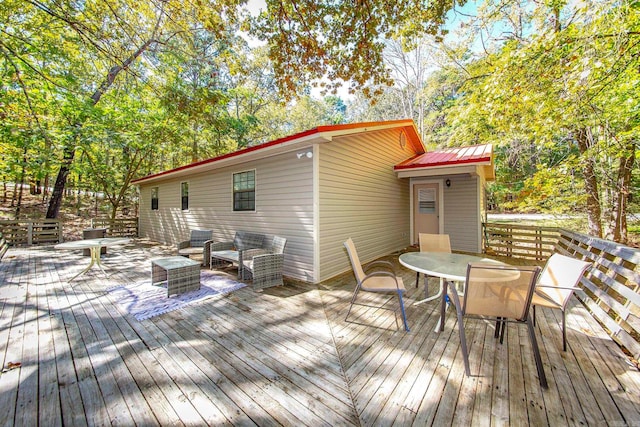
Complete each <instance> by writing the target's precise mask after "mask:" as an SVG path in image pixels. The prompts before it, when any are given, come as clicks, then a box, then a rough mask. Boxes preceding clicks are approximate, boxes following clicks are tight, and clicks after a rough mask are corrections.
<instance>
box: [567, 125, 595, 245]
mask: <svg viewBox="0 0 640 427" xmlns="http://www.w3.org/2000/svg"><path fill="white" fill-rule="evenodd" d="M574 137H575V139H576V143H577V144H578V149H579V150H580V154H581V156H582V166H583V175H584V189H585V192H586V194H587V221H588V226H589V234H590V235H592V236H595V237H602V219H601V218H602V210H601V208H600V193H599V192H598V179H597V177H596V173H595V161H594V159H593V157H592V156H591V154H590V153H589V152H588V150H589V148H590V147H591V145H592V143H591V142H592V141H591V132H590V131H589V129H588V128H582V129H578V130H577V131H575V132H574Z"/></svg>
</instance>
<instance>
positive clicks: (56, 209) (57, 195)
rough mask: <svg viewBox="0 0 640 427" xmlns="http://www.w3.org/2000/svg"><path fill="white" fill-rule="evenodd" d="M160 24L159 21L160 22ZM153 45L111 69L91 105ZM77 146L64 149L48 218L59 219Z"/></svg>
mask: <svg viewBox="0 0 640 427" xmlns="http://www.w3.org/2000/svg"><path fill="white" fill-rule="evenodd" d="M158 22H159V21H158ZM152 43H156V40H153V39H152V40H147V41H146V42H145V43H143V44H142V46H140V47H139V48H138V50H136V51H135V52H134V53H133V54H132V55H131V56H129V57H128V58H127V59H126V60H125V61H124V62H123V63H122V65H114V66H113V67H111V68H110V69H109V72H108V73H107V77H106V78H105V80H104V81H103V82H102V84H101V85H100V87H99V88H98V89H97V90H96V91H95V92H94V93H93V95H91V105H96V104H97V103H98V102H100V99H101V98H102V95H104V93H105V92H106V91H107V90H108V89H109V88H110V87H111V85H112V84H113V82H114V81H115V79H116V77H117V76H118V74H120V72H121V71H122V70H126V69H127V68H128V67H129V65H131V64H132V63H133V61H135V60H136V59H137V58H138V57H139V56H140V55H142V54H143V53H144V52H145V51H146V50H147V49H148V48H149V46H151V44H152ZM83 125H84V120H83V119H80V120H78V122H76V124H75V128H76V134H75V137H74V140H76V139H78V138H79V134H80V129H81V128H82V126H83ZM75 146H76V144H73V145H72V146H66V147H65V148H64V156H63V160H62V164H61V165H60V170H59V171H58V177H57V178H56V184H55V186H54V187H53V193H52V194H51V199H50V200H49V208H48V209H47V218H57V217H58V214H59V213H60V206H61V205H62V196H63V194H64V187H65V186H66V184H67V177H68V176H69V172H70V169H71V164H72V163H73V158H74V156H75Z"/></svg>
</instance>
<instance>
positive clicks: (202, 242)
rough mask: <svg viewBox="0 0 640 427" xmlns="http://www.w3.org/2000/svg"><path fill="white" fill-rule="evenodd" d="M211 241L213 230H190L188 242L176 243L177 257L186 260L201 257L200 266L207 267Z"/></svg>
mask: <svg viewBox="0 0 640 427" xmlns="http://www.w3.org/2000/svg"><path fill="white" fill-rule="evenodd" d="M212 239H213V230H191V237H190V238H189V240H185V241H182V242H178V255H181V256H183V257H187V258H189V257H190V256H191V255H202V265H204V266H205V267H206V266H209V262H210V261H209V258H210V255H209V253H210V247H211V240H212Z"/></svg>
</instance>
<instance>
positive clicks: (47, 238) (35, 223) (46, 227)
mask: <svg viewBox="0 0 640 427" xmlns="http://www.w3.org/2000/svg"><path fill="white" fill-rule="evenodd" d="M0 230H2V234H3V235H4V238H5V239H6V240H7V242H8V243H9V245H11V246H18V245H39V244H44V243H60V242H62V221H61V220H59V219H40V220H5V219H3V220H0Z"/></svg>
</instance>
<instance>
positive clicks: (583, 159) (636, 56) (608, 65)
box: [437, 1, 640, 242]
mask: <svg viewBox="0 0 640 427" xmlns="http://www.w3.org/2000/svg"><path fill="white" fill-rule="evenodd" d="M518 4H519V3H518ZM560 6H561V5H560V4H558V3H551V4H550V6H547V5H538V6H535V7H534V8H533V9H531V8H530V9H527V8H523V7H520V8H519V10H520V15H519V18H518V19H514V18H513V15H509V17H510V18H509V19H508V20H507V21H509V22H517V23H518V26H517V28H515V29H514V31H511V32H507V33H508V34H509V37H507V38H506V39H505V40H503V41H502V43H501V44H499V45H497V48H496V49H495V50H493V51H488V52H487V53H485V54H484V55H480V56H479V57H477V59H474V60H472V61H470V62H467V63H464V67H461V68H463V69H464V73H465V74H466V79H465V80H464V83H463V84H462V85H461V86H460V88H459V89H458V90H457V95H456V98H455V102H454V103H452V104H451V106H450V107H449V108H447V110H446V119H445V120H446V125H445V126H442V127H441V128H440V131H439V132H438V136H437V137H438V138H439V141H440V142H441V143H457V144H460V143H469V142H492V143H496V144H498V145H501V146H508V147H510V150H511V151H513V150H514V149H515V151H516V152H518V151H523V150H518V149H517V147H522V148H526V147H528V146H534V147H537V151H538V152H539V153H545V152H546V151H547V150H549V149H551V148H553V152H554V153H555V152H557V153H567V155H566V157H565V158H563V159H561V160H560V161H558V162H555V161H549V159H551V156H550V155H548V154H544V155H542V156H541V155H535V156H531V157H532V160H529V159H527V158H525V159H524V160H523V161H525V162H526V161H529V162H530V164H531V165H532V166H534V167H535V169H533V170H532V172H531V174H532V175H533V177H532V179H530V180H528V181H527V180H525V181H524V182H525V183H527V185H531V186H534V187H532V188H529V189H527V188H526V187H522V190H523V193H522V195H523V196H527V197H528V195H531V194H535V195H536V196H537V197H541V196H543V195H545V193H546V195H547V196H553V197H557V196H558V195H564V196H563V197H562V198H560V199H557V200H556V203H562V202H563V201H564V202H568V201H572V202H573V203H575V202H579V203H580V208H583V209H584V210H585V211H586V213H587V217H588V220H589V232H590V234H592V235H595V236H602V234H603V223H604V224H605V225H604V228H605V235H606V237H609V238H613V239H615V240H618V241H623V242H624V241H625V239H626V226H625V223H624V221H625V218H626V209H627V206H628V199H629V194H630V182H631V178H632V169H633V166H634V164H635V156H636V155H637V152H638V131H639V126H638V123H639V122H638V111H637V108H634V107H633V101H632V100H634V99H638V95H639V93H638V91H639V89H638V85H637V69H638V66H639V65H640V43H638V41H639V40H640V32H639V31H638V30H639V26H640V20H639V19H638V18H639V16H638V11H637V8H635V7H634V6H633V4H632V2H627V1H625V2H614V1H600V2H587V3H585V4H584V5H582V4H581V5H575V4H566V5H563V6H562V7H560ZM493 12H495V11H493ZM510 12H511V11H510ZM523 23H524V24H523ZM523 28H532V29H531V30H530V31H524V30H523ZM523 152H527V151H526V150H524V151H523ZM549 168H551V170H553V171H555V173H558V174H561V176H562V174H564V175H563V176H565V177H566V176H567V175H566V174H568V173H571V174H572V175H571V177H572V178H579V179H580V180H581V182H582V183H583V191H582V194H584V199H580V198H575V197H574V198H567V197H566V195H567V192H566V191H565V192H561V193H558V192H556V191H552V190H555V188H552V187H551V186H540V183H541V182H543V181H542V180H541V179H538V178H540V177H541V176H549V171H550V169H549ZM510 171H511V172H512V169H510ZM537 174H541V175H540V176H536V175H537ZM567 181H568V180H565V181H564V182H567ZM566 188H567V189H568V188H570V187H566ZM540 200H541V199H540ZM551 201H552V198H551V197H547V198H546V200H545V202H544V203H545V204H547V205H549V203H551Z"/></svg>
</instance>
